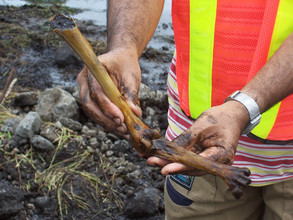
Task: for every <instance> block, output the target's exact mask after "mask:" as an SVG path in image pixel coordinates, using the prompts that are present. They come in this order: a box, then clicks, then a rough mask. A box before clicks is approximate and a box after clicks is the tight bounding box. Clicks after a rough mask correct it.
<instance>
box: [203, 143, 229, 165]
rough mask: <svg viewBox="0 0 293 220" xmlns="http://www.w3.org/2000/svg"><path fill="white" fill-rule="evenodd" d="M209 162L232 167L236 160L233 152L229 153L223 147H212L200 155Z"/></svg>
mask: <svg viewBox="0 0 293 220" xmlns="http://www.w3.org/2000/svg"><path fill="white" fill-rule="evenodd" d="M199 155H200V156H202V157H205V158H207V159H209V160H212V161H216V162H219V163H223V164H228V165H231V164H232V163H233V160H234V153H233V151H227V150H226V149H225V148H222V147H210V148H207V149H206V150H204V151H203V152H202V153H200V154H199Z"/></svg>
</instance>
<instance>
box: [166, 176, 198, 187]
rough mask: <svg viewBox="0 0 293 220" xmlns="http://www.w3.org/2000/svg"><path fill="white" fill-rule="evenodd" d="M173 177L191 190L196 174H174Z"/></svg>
mask: <svg viewBox="0 0 293 220" xmlns="http://www.w3.org/2000/svg"><path fill="white" fill-rule="evenodd" d="M171 179H172V180H174V181H175V182H176V183H178V184H179V185H180V186H182V187H184V188H185V189H187V190H191V187H192V184H193V181H194V176H187V175H182V174H173V175H171Z"/></svg>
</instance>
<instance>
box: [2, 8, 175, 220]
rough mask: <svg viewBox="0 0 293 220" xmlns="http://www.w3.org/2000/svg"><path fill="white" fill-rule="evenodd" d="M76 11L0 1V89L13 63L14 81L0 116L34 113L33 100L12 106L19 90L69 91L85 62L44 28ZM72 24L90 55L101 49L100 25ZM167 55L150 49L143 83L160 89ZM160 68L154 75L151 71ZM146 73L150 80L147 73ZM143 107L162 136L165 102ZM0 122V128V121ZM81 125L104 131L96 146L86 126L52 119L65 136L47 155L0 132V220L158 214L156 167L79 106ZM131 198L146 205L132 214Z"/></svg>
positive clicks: (159, 178) (144, 58)
mask: <svg viewBox="0 0 293 220" xmlns="http://www.w3.org/2000/svg"><path fill="white" fill-rule="evenodd" d="M76 12H77V10H76V9H71V8H68V7H63V6H58V5H57V6H53V7H52V6H50V7H49V6H40V5H25V6H22V7H12V6H0V30H1V35H0V74H1V75H0V89H3V87H4V85H5V82H6V81H7V78H8V75H9V72H10V71H11V69H12V68H15V71H14V74H13V78H17V83H16V85H15V86H14V88H13V91H12V95H11V96H10V97H8V98H7V100H6V101H5V103H4V105H3V108H1V110H0V111H1V112H0V113H1V114H0V117H2V115H5V118H7V117H9V116H12V115H14V116H15V115H18V116H22V115H25V114H26V113H28V112H30V111H34V110H35V109H34V108H35V106H34V105H31V106H21V107H19V106H18V107H15V106H13V105H12V104H11V102H10V101H11V100H12V99H13V96H15V95H16V94H18V93H21V92H26V91H34V92H36V93H40V92H42V91H43V90H45V89H47V88H52V87H56V86H62V88H64V89H67V90H68V91H71V90H72V88H74V86H76V77H77V74H78V72H79V70H80V69H81V68H82V66H83V64H82V63H81V61H80V60H79V58H78V57H77V56H76V55H75V54H74V53H73V52H72V51H71V49H68V47H67V46H66V45H65V43H64V42H63V41H62V40H60V39H59V37H58V36H57V35H56V34H54V33H53V32H52V30H51V29H50V27H49V26H48V23H49V19H50V18H51V17H52V16H53V15H55V14H58V13H63V14H65V15H69V16H71V15H74V13H76ZM76 22H77V24H78V26H79V29H80V30H81V32H82V33H83V35H84V36H85V37H86V38H87V39H88V40H89V42H90V44H91V45H92V46H93V48H94V51H95V52H96V54H97V55H99V54H102V53H103V52H105V48H106V42H105V39H106V30H105V27H102V26H96V25H94V24H93V23H92V22H89V21H80V20H78V21H76ZM168 40H170V41H171V43H172V41H173V39H168ZM171 58H172V53H171V52H170V51H169V50H168V49H166V48H162V50H156V49H154V48H151V47H148V48H147V49H146V50H145V51H144V53H143V55H142V58H141V60H140V64H141V66H142V74H143V77H142V81H143V83H145V84H147V85H148V86H149V87H150V88H151V89H152V90H163V91H164V90H165V89H166V85H165V82H166V77H167V69H166V68H165V67H164V69H163V71H162V68H161V67H159V68H157V69H156V67H157V66H163V65H164V66H166V65H168V63H169V62H170V61H171ZM158 71H159V72H160V74H156V72H158ZM150 72H154V74H155V77H152V76H151V77H150V76H147V75H148V74H149V73H150ZM148 77H149V78H148ZM141 104H142V108H143V117H144V119H148V120H151V119H150V118H151V117H154V116H155V115H156V117H158V118H159V119H158V123H157V126H158V127H157V129H159V130H160V131H161V133H162V134H163V133H164V131H165V129H166V126H167V125H166V113H167V112H166V111H167V106H166V102H163V103H162V102H161V103H159V104H158V103H156V102H153V103H152V102H151V104H150V103H149V101H148V102H146V103H143V102H142V103H141ZM150 105H152V106H151V108H150ZM153 111H154V112H157V114H156V113H153ZM14 116H13V117H14ZM2 119H3V118H1V120H0V127H1V126H2V124H3V123H4V120H2ZM80 123H82V126H83V128H89V130H95V131H96V132H97V133H95V134H105V138H104V139H103V140H101V141H99V145H97V146H95V147H96V149H95V148H94V149H93V147H89V145H90V144H89V143H90V142H91V141H92V140H93V139H92V138H93V137H92V136H91V134H88V133H86V131H85V130H80V131H72V130H70V129H67V128H62V127H58V126H57V125H56V124H54V125H52V124H51V126H53V128H54V129H55V133H56V134H57V135H58V137H59V139H58V141H59V142H60V140H61V139H60V137H61V136H62V137H63V138H65V139H64V143H59V142H58V141H55V142H53V143H54V145H55V146H62V147H61V148H58V147H57V148H56V150H54V151H50V152H48V151H38V150H36V149H34V148H33V147H32V146H31V144H30V143H27V142H25V140H24V141H23V142H24V143H21V146H22V147H13V146H12V145H11V144H10V142H11V139H13V138H12V137H11V135H13V134H11V133H3V132H0V137H1V138H0V186H1V190H0V213H1V211H2V213H4V214H3V215H2V216H0V218H1V219H36V220H38V219H78V218H83V219H164V204H163V201H162V195H163V188H164V177H163V176H161V175H160V171H159V169H158V168H155V167H148V166H147V165H146V162H145V158H141V157H139V156H138V154H137V152H136V151H135V150H134V149H133V148H132V147H131V145H130V144H129V143H128V142H126V141H125V140H123V139H120V138H119V137H117V136H115V135H113V134H111V133H108V132H107V131H105V130H103V128H101V127H99V126H98V125H96V124H95V123H93V122H92V121H91V120H90V119H88V118H87V117H86V116H85V115H83V112H82V110H81V117H80ZM46 126H50V123H46ZM43 129H45V128H44V127H43ZM64 129H65V130H64ZM90 146H91V145H90ZM53 180H54V181H53ZM4 189H5V192H4V191H3V190H4ZM146 189H150V191H144V190H146ZM156 190H158V192H157V191H156ZM138 192H141V193H142V194H139V193H138ZM150 192H154V195H156V196H157V197H156V198H154V197H155V196H153V197H151V198H146V199H145V200H144V199H140V201H139V202H142V203H139V202H138V201H137V200H136V197H139V195H143V196H145V195H148V194H149V195H152V194H151V193H150ZM136 193H138V194H136ZM143 193H145V194H143ZM143 198H145V197H143ZM143 202H145V203H146V204H149V205H150V206H152V205H153V208H152V207H148V206H147V205H146V204H144V203H143ZM135 203H137V204H136V205H137V206H142V208H143V209H141V210H144V209H145V210H144V211H141V210H140V211H139V212H136V211H135V209H136V208H135V207H136V206H135ZM154 207H155V208H154ZM152 209H154V210H152Z"/></svg>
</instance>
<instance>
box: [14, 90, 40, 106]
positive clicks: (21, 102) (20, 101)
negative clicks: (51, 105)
mask: <svg viewBox="0 0 293 220" xmlns="http://www.w3.org/2000/svg"><path fill="white" fill-rule="evenodd" d="M38 99H39V93H38V92H22V93H18V94H16V96H15V97H14V99H13V100H12V103H11V105H13V106H19V107H25V106H33V105H36V104H37V103H38Z"/></svg>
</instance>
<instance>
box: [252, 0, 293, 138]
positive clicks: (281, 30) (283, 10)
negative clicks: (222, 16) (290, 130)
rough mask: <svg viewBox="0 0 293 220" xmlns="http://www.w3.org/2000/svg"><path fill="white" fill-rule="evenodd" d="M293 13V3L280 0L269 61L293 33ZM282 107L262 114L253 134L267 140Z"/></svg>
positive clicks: (287, 0)
mask: <svg viewBox="0 0 293 220" xmlns="http://www.w3.org/2000/svg"><path fill="white" fill-rule="evenodd" d="M292 12H293V1H289V0H280V2H279V8H278V12H277V17H276V21H275V26H274V30H273V35H272V39H271V44H270V49H269V53H268V57H267V59H269V58H270V57H271V56H272V55H273V54H274V53H275V52H276V50H277V49H278V48H279V47H280V45H281V44H282V43H283V41H284V40H285V39H286V38H287V37H288V36H289V35H290V33H291V32H292V28H293V25H292V22H288V21H290V20H292V19H293V16H292ZM280 105H281V102H279V103H277V104H276V105H274V106H273V107H272V108H270V109H269V110H268V111H266V112H265V113H263V114H262V119H261V122H260V124H259V125H258V126H257V127H256V128H255V129H253V130H252V133H253V134H254V135H256V136H258V137H260V138H262V139H267V137H268V135H269V134H270V132H271V131H272V128H273V126H274V124H275V121H276V118H277V115H278V111H279V108H280Z"/></svg>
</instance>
